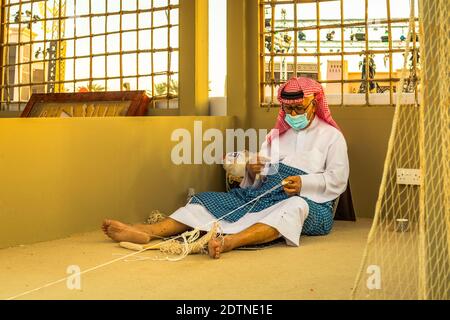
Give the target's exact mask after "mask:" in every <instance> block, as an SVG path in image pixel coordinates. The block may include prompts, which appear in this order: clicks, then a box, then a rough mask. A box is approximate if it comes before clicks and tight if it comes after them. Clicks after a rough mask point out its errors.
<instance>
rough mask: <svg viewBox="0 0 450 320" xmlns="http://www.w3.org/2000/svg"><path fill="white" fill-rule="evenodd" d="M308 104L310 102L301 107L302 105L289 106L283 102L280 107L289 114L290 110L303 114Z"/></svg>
mask: <svg viewBox="0 0 450 320" xmlns="http://www.w3.org/2000/svg"><path fill="white" fill-rule="evenodd" d="M311 102H312V101H311ZM310 105H311V103H309V104H308V106H306V107H303V106H290V105H285V104H284V105H282V106H281V107H282V108H283V110H284V112H286V113H289V114H291V113H292V111H295V113H296V114H304V113H305V112H306V110H308V108H309V106H310Z"/></svg>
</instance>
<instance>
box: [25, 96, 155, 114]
mask: <svg viewBox="0 0 450 320" xmlns="http://www.w3.org/2000/svg"><path fill="white" fill-rule="evenodd" d="M150 101H151V98H150V97H149V96H148V95H147V93H146V91H109V92H75V93H38V94H36V93H35V94H33V95H32V96H31V98H30V100H29V101H28V103H27V105H26V106H25V109H24V110H23V112H22V114H21V116H20V117H21V118H71V117H135V116H145V115H146V114H147V110H148V105H149V103H150Z"/></svg>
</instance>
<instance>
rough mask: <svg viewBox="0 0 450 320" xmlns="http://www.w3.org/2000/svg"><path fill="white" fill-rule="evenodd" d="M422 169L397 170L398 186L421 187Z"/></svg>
mask: <svg viewBox="0 0 450 320" xmlns="http://www.w3.org/2000/svg"><path fill="white" fill-rule="evenodd" d="M420 175H421V172H420V169H403V168H397V184H407V185H416V186H419V185H420Z"/></svg>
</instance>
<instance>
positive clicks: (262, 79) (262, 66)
mask: <svg viewBox="0 0 450 320" xmlns="http://www.w3.org/2000/svg"><path fill="white" fill-rule="evenodd" d="M344 1H345V0H282V1H279V0H278V1H277V0H259V1H258V10H259V26H258V31H259V41H258V46H259V48H258V51H259V77H258V81H259V99H258V101H259V104H260V107H268V108H270V107H279V106H280V105H279V103H278V102H277V101H276V92H275V89H276V86H277V85H279V84H282V83H284V82H285V81H276V77H275V65H274V64H275V57H283V56H284V57H293V59H294V62H293V67H292V71H293V75H294V76H297V75H298V73H299V69H298V67H299V66H300V64H299V60H301V58H302V57H305V56H309V57H316V58H317V63H316V65H317V77H318V82H319V83H338V84H340V87H341V88H340V90H341V92H340V95H339V99H340V104H330V106H340V107H342V106H344V105H351V106H374V105H376V106H395V104H396V101H395V98H394V87H395V86H396V83H399V81H400V80H401V78H399V77H397V78H396V77H393V54H394V53H405V48H398V49H395V48H393V39H392V24H395V23H411V21H410V18H394V19H392V18H391V10H390V9H391V0H385V1H386V9H387V16H386V19H377V20H376V21H377V24H381V25H383V27H384V25H386V27H387V30H388V48H387V49H384V50H371V49H370V46H369V42H370V39H369V27H370V25H371V24H372V23H374V20H373V19H372V20H370V19H369V15H368V8H369V0H364V4H365V12H364V21H362V22H353V23H348V22H347V23H346V22H345V20H344ZM322 2H339V7H340V13H339V16H340V23H335V24H326V25H322V24H321V19H320V3H322ZM302 3H315V7H316V19H315V20H316V23H315V24H314V25H311V26H306V27H299V26H298V21H299V19H298V10H297V5H298V4H302ZM278 5H293V10H294V12H293V15H294V25H293V27H287V28H283V29H277V30H276V29H275V27H276V19H275V18H276V17H275V9H276V6H278ZM268 6H270V9H269V10H270V11H271V13H270V21H271V23H270V30H269V32H268V31H267V30H266V26H265V23H266V14H265V10H266V9H267V7H268ZM267 20H268V19H267ZM336 20H339V19H336ZM412 20H413V21H412V23H413V28H412V41H411V47H410V48H409V50H408V54H411V52H414V51H415V52H417V51H418V49H419V47H418V42H416V39H417V37H418V33H417V32H416V27H417V26H418V17H415V18H414V19H412ZM349 27H361V28H364V29H365V39H364V42H365V49H364V50H360V51H355V52H352V51H347V52H346V51H345V41H346V40H345V39H344V28H349ZM333 28H339V29H340V33H341V34H340V38H341V40H340V44H341V47H340V51H339V52H338V53H335V52H332V53H328V52H323V51H322V52H321V41H322V39H321V37H320V36H321V35H320V32H321V30H322V29H333ZM303 30H313V31H314V30H315V31H316V38H317V39H316V40H317V43H316V45H317V52H316V53H302V52H298V41H299V40H298V34H299V32H300V31H303ZM292 31H293V32H294V39H293V42H294V52H293V53H281V54H280V53H276V52H274V45H271V46H270V52H269V53H267V52H266V46H265V39H266V35H267V34H269V35H270V43H271V44H273V43H274V40H275V33H283V32H292ZM419 40H420V39H419ZM406 41H408V40H406ZM405 47H406V45H405ZM371 54H387V55H389V76H388V77H387V78H376V77H375V78H374V80H375V81H376V82H389V103H388V104H371V103H370V98H369V95H370V94H373V93H369V84H370V82H371V79H370V78H366V80H365V82H366V83H365V85H366V89H365V97H364V98H365V103H364V104H347V103H345V101H344V100H345V99H344V94H345V92H344V85H345V84H350V83H362V82H363V81H362V80H361V79H344V72H342V71H341V72H340V73H341V79H340V80H322V79H321V63H320V61H321V57H323V56H340V63H341V66H343V65H344V61H346V60H345V59H344V57H345V56H350V55H364V57H365V59H366V61H369V56H370V55H371ZM266 57H270V58H269V59H270V60H269V62H266ZM412 60H413V69H414V71H415V76H416V78H415V79H416V81H415V84H414V98H415V101H418V92H417V84H418V80H419V78H418V77H419V74H418V72H417V64H416V59H412ZM267 65H268V66H267ZM266 68H268V70H269V72H270V79H269V81H266ZM267 86H269V87H270V91H271V95H270V96H269V97H268V98H270V102H266V99H267V96H266V95H265V90H266V87H267Z"/></svg>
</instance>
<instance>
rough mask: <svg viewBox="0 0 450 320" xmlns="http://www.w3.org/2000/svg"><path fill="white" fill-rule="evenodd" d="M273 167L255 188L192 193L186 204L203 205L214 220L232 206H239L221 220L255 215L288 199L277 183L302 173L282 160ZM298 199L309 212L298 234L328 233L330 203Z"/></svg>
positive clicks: (234, 220) (279, 183)
mask: <svg viewBox="0 0 450 320" xmlns="http://www.w3.org/2000/svg"><path fill="white" fill-rule="evenodd" d="M273 166H276V167H273ZM276 169H278V172H277V173H275V174H272V175H268V176H266V177H265V180H264V182H263V183H262V185H261V186H260V187H259V188H245V189H243V188H234V189H231V190H230V191H229V192H202V193H198V194H195V195H194V196H193V197H192V198H191V201H190V203H193V204H200V205H202V206H204V207H205V208H206V209H207V210H208V211H209V212H210V213H211V214H212V215H213V216H214V217H216V218H217V219H220V218H222V217H223V216H225V215H226V214H228V213H230V212H231V211H233V210H235V209H236V208H239V207H241V206H243V207H242V208H240V209H239V210H236V211H234V212H233V213H232V214H230V215H228V216H226V217H225V218H223V220H226V221H228V222H236V221H238V220H239V219H241V218H242V217H243V216H245V215H246V214H255V213H257V212H259V211H262V210H264V209H266V208H269V207H271V206H273V205H275V204H276V203H278V202H280V201H282V200H285V199H287V198H289V196H288V195H287V194H286V193H285V192H284V190H283V188H282V186H281V181H282V180H283V179H285V178H287V177H289V176H298V175H304V174H306V173H305V172H304V171H302V170H300V169H297V168H293V167H290V166H287V165H285V164H283V163H279V164H275V165H272V168H271V170H276ZM276 185H280V187H279V188H277V189H275V190H273V191H272V192H270V193H268V194H267V195H265V196H263V197H261V198H260V199H258V200H256V201H254V202H252V203H249V204H247V205H245V204H246V203H247V202H249V201H251V200H253V199H255V198H256V197H258V196H260V195H262V194H263V193H264V192H266V191H268V190H270V189H272V188H273V187H275V186H276ZM302 198H303V199H304V200H305V201H306V202H307V203H308V205H309V215H308V217H307V218H306V220H305V222H304V224H303V229H302V234H305V235H325V234H328V233H329V232H330V231H331V228H332V227H333V212H332V210H333V208H332V207H333V202H332V201H328V202H325V203H317V202H314V201H312V200H310V199H308V198H305V197H302Z"/></svg>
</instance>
